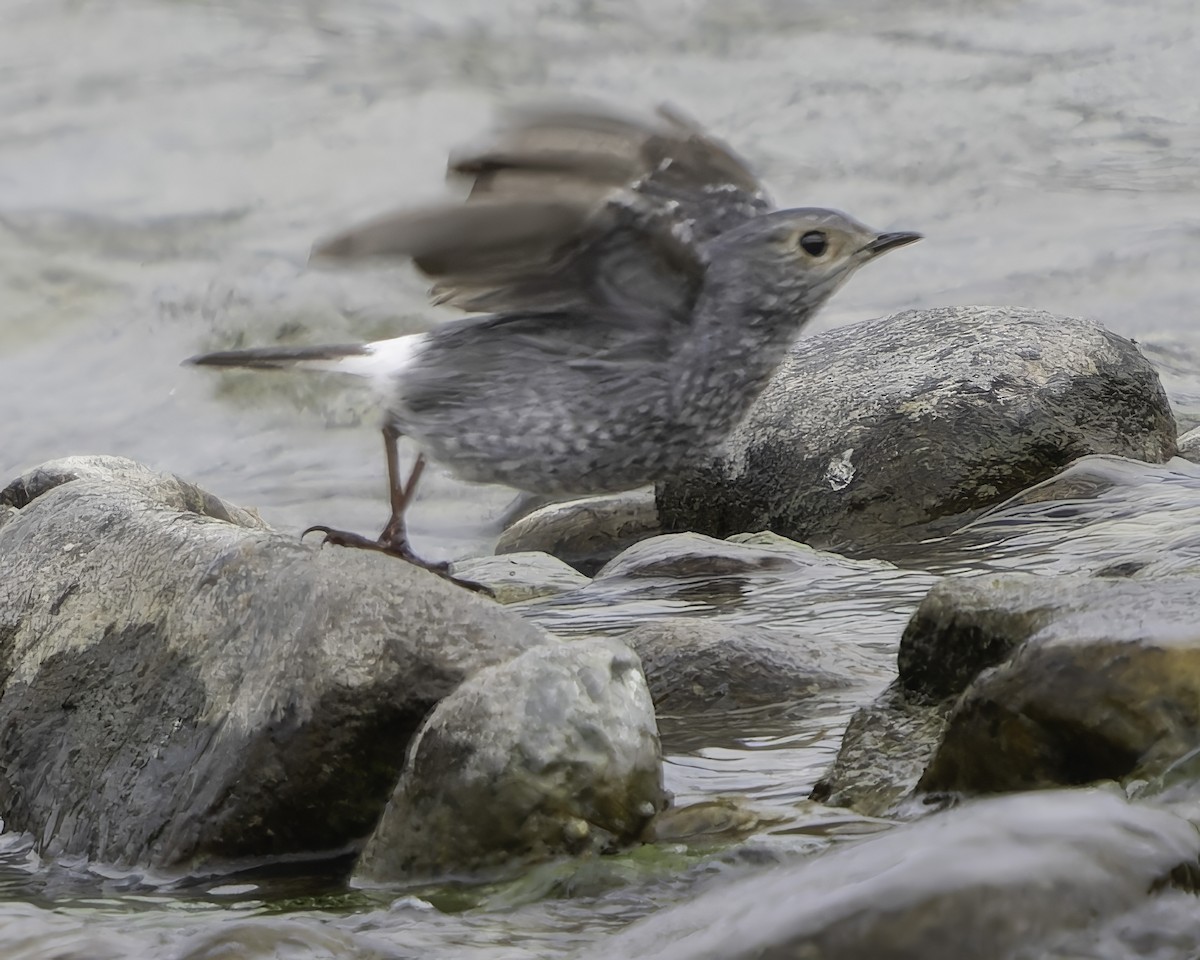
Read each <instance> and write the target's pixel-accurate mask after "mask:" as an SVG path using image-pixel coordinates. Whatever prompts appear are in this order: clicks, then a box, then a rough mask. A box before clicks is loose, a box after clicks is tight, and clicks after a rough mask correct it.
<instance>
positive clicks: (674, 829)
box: [642, 797, 786, 844]
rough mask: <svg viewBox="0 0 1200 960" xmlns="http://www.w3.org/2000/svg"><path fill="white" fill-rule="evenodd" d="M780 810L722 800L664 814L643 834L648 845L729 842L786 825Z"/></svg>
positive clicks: (648, 825)
mask: <svg viewBox="0 0 1200 960" xmlns="http://www.w3.org/2000/svg"><path fill="white" fill-rule="evenodd" d="M785 820H786V818H785V817H784V816H783V814H782V813H780V811H778V810H767V809H763V810H756V809H755V808H754V807H752V806H750V805H749V804H748V803H746V801H745V800H742V799H738V798H735V797H718V798H717V799H715V800H702V801H700V802H699V803H689V804H688V805H687V806H683V807H670V808H668V809H666V810H663V811H662V812H660V813H659V814H658V815H657V816H655V817H654V819H653V820H651V821H650V822H649V823H648V824H646V828H645V830H643V831H642V839H643V840H644V841H645V842H646V843H689V844H691V843H728V842H729V841H731V840H736V839H739V838H742V837H748V836H750V835H751V834H753V833H757V832H758V831H760V830H762V829H764V828H765V827H768V826H773V825H776V824H779V823H782V822H784V821H785Z"/></svg>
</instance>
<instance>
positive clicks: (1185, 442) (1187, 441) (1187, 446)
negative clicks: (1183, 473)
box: [1175, 427, 1200, 463]
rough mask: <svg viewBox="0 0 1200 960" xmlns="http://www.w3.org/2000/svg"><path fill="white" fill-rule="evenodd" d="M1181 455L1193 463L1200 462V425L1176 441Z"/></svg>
mask: <svg viewBox="0 0 1200 960" xmlns="http://www.w3.org/2000/svg"><path fill="white" fill-rule="evenodd" d="M1175 446H1176V447H1177V448H1178V450H1179V456H1181V457H1183V458H1184V459H1185V460H1191V461H1192V463H1200V427H1195V428H1193V429H1191V430H1189V431H1188V432H1187V433H1185V434H1184V435H1183V436H1181V437H1180V438H1179V440H1178V441H1176V444H1175Z"/></svg>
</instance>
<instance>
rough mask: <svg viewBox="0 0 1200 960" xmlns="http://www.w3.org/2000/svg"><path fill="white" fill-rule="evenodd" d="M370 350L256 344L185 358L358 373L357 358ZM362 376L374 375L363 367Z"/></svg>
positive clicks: (200, 363) (213, 364) (209, 364)
mask: <svg viewBox="0 0 1200 960" xmlns="http://www.w3.org/2000/svg"><path fill="white" fill-rule="evenodd" d="M369 355H370V350H369V349H368V348H367V347H366V346H364V345H361V344H345V345H342V344H335V345H326V346H319V347H254V348H251V349H248V350H219V351H217V352H216V353H202V354H200V355H199V356H195V357H189V358H188V359H187V360H184V361H183V362H184V363H185V364H189V365H195V366H198V367H246V368H248V369H251V370H330V371H335V372H341V373H351V374H353V373H356V371H355V369H354V364H353V359H354V358H355V357H367V356H369ZM359 375H360V376H370V373H368V372H366V371H363V372H362V373H360V374H359Z"/></svg>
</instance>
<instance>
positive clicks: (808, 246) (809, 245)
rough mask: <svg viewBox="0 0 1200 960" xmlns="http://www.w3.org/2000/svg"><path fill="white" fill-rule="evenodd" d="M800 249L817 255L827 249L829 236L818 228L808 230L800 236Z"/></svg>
mask: <svg viewBox="0 0 1200 960" xmlns="http://www.w3.org/2000/svg"><path fill="white" fill-rule="evenodd" d="M800 249H801V250H803V251H804V252H805V253H807V254H808V255H809V256H812V257H819V256H821V254H823V253H824V252H825V251H826V250H828V249H829V238H828V237H827V236H825V234H823V233H822V232H821V231H820V230H809V231H808V233H806V234H805V235H804V236H802V237H801V238H800Z"/></svg>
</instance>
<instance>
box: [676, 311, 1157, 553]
mask: <svg viewBox="0 0 1200 960" xmlns="http://www.w3.org/2000/svg"><path fill="white" fill-rule="evenodd" d="M1175 436H1176V431H1175V423H1174V420H1173V418H1172V415H1171V410H1170V407H1169V406H1168V404H1167V398H1166V395H1165V393H1164V392H1163V389H1162V386H1161V384H1160V383H1159V379H1158V375H1157V374H1156V372H1155V371H1154V368H1153V367H1152V366H1151V365H1150V364H1149V363H1148V362H1147V361H1146V359H1145V358H1144V357H1143V356H1142V355H1141V354H1140V353H1139V352H1138V350H1137V348H1136V347H1135V346H1134V345H1133V344H1132V343H1131V342H1130V341H1128V340H1125V339H1123V338H1121V337H1118V336H1116V335H1115V334H1111V333H1109V332H1107V331H1105V330H1103V329H1102V328H1100V327H1099V326H1097V325H1096V324H1094V323H1091V322H1089V321H1086V320H1077V319H1072V318H1069V317H1060V316H1054V315H1052V314H1049V313H1043V312H1041V311H1036V310H1026V309H1021V308H1016V307H948V308H942V309H937V310H921V311H908V312H905V313H900V314H896V315H895V316H891V317H886V318H883V319H879V320H871V321H867V322H865V323H860V324H856V325H854V326H850V327H844V328H841V329H838V330H833V331H830V332H827V333H821V334H818V335H815V336H812V337H809V338H806V339H804V340H802V341H800V343H798V344H797V345H796V347H795V348H794V350H793V352H792V354H791V356H790V357H789V358H788V360H787V361H786V362H785V363H784V365H783V367H782V368H781V369H780V371H779V372H778V373H777V374H776V376H775V378H774V379H773V380H772V382H771V383H770V385H769V386H768V387H767V389H766V391H765V392H764V393H763V395H762V396H761V397H760V398H759V400H758V401H757V403H756V404H755V405H754V407H753V408H752V410H751V411H750V414H749V415H748V417H747V418H746V420H745V421H744V422H743V423H742V425H741V426H740V427H739V428H738V429H737V430H736V431H735V432H734V434H733V436H732V437H731V438H730V441H729V443H728V445H727V447H728V449H727V452H726V453H725V454H724V455H723V456H721V457H719V458H717V459H715V460H713V461H711V462H709V463H706V464H704V465H702V466H700V467H698V468H697V469H696V470H694V471H692V472H690V473H689V474H687V475H685V476H681V477H679V478H677V479H673V480H670V481H668V482H666V483H663V484H660V485H659V487H658V490H657V502H658V512H659V517H660V519H661V521H662V525H663V528H664V529H665V530H696V531H700V532H702V533H708V534H712V535H713V536H719V537H724V536H728V535H729V534H731V533H737V532H740V531H749V530H763V529H770V530H773V531H775V532H776V533H780V534H783V535H785V536H788V537H792V538H794V539H797V540H802V541H804V542H806V543H810V544H812V545H814V546H817V547H824V548H832V549H838V550H841V551H844V552H850V553H854V554H861V555H872V556H881V555H886V553H887V550H886V545H888V544H896V543H901V542H905V541H912V540H920V539H923V538H926V537H930V536H937V535H940V534H943V533H946V532H948V531H950V530H951V529H953V528H954V527H956V526H958V525H959V524H961V523H963V522H964V521H966V520H968V519H970V518H972V517H973V516H975V515H976V514H978V513H979V512H980V511H981V510H983V509H985V508H986V507H988V506H989V505H991V504H994V503H997V502H999V501H1001V500H1003V499H1004V498H1006V497H1008V496H1010V495H1011V494H1014V493H1017V492H1018V491H1020V490H1022V489H1024V488H1026V487H1028V486H1030V485H1031V484H1034V483H1037V482H1038V481H1040V480H1043V479H1045V478H1047V477H1049V476H1051V475H1053V474H1054V473H1055V472H1056V471H1057V470H1059V469H1060V468H1062V467H1063V466H1065V465H1066V464H1068V463H1069V462H1070V461H1072V460H1074V459H1075V458H1077V457H1080V456H1083V455H1085V454H1089V453H1115V454H1120V455H1123V456H1127V457H1132V458H1135V459H1140V460H1150V461H1156V462H1157V461H1162V460H1166V459H1168V458H1169V457H1171V456H1172V455H1173V454H1174V451H1175Z"/></svg>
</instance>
